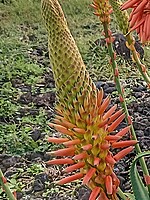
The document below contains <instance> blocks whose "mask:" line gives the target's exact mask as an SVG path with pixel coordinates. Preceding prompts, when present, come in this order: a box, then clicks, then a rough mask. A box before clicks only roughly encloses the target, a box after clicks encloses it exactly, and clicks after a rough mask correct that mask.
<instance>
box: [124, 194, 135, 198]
mask: <svg viewBox="0 0 150 200" xmlns="http://www.w3.org/2000/svg"><path fill="white" fill-rule="evenodd" d="M124 194H125V195H126V196H127V197H129V199H130V200H136V199H135V196H134V194H130V193H124Z"/></svg>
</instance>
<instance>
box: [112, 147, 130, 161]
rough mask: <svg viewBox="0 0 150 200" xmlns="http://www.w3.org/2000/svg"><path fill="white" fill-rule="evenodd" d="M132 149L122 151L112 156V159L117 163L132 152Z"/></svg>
mask: <svg viewBox="0 0 150 200" xmlns="http://www.w3.org/2000/svg"><path fill="white" fill-rule="evenodd" d="M133 149H134V147H133V146H131V147H128V148H126V149H123V150H122V151H120V152H119V153H117V154H116V155H115V156H113V158H114V159H115V160H116V161H118V160H121V159H122V158H123V157H125V156H126V155H127V154H128V153H130V152H131V151H132V150H133Z"/></svg>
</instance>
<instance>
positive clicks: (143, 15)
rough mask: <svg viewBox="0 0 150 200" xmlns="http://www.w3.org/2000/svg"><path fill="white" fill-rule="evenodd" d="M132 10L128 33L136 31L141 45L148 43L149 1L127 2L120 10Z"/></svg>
mask: <svg viewBox="0 0 150 200" xmlns="http://www.w3.org/2000/svg"><path fill="white" fill-rule="evenodd" d="M128 8H132V12H131V13H130V19H129V21H130V28H131V29H130V31H133V30H136V32H137V33H138V34H139V36H140V40H141V42H142V43H146V42H150V0H128V1H127V2H125V3H124V4H123V5H122V7H121V10H125V9H128Z"/></svg>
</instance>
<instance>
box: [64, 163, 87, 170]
mask: <svg viewBox="0 0 150 200" xmlns="http://www.w3.org/2000/svg"><path fill="white" fill-rule="evenodd" d="M84 165H85V163H84V162H79V163H77V164H74V165H71V166H69V167H67V168H65V169H64V170H63V171H64V172H72V171H74V170H77V169H80V168H82V167H84Z"/></svg>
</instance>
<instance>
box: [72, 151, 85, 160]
mask: <svg viewBox="0 0 150 200" xmlns="http://www.w3.org/2000/svg"><path fill="white" fill-rule="evenodd" d="M87 156H88V154H87V153H86V152H82V153H80V154H77V155H75V156H74V157H73V158H72V159H74V160H81V159H84V158H87Z"/></svg>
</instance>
